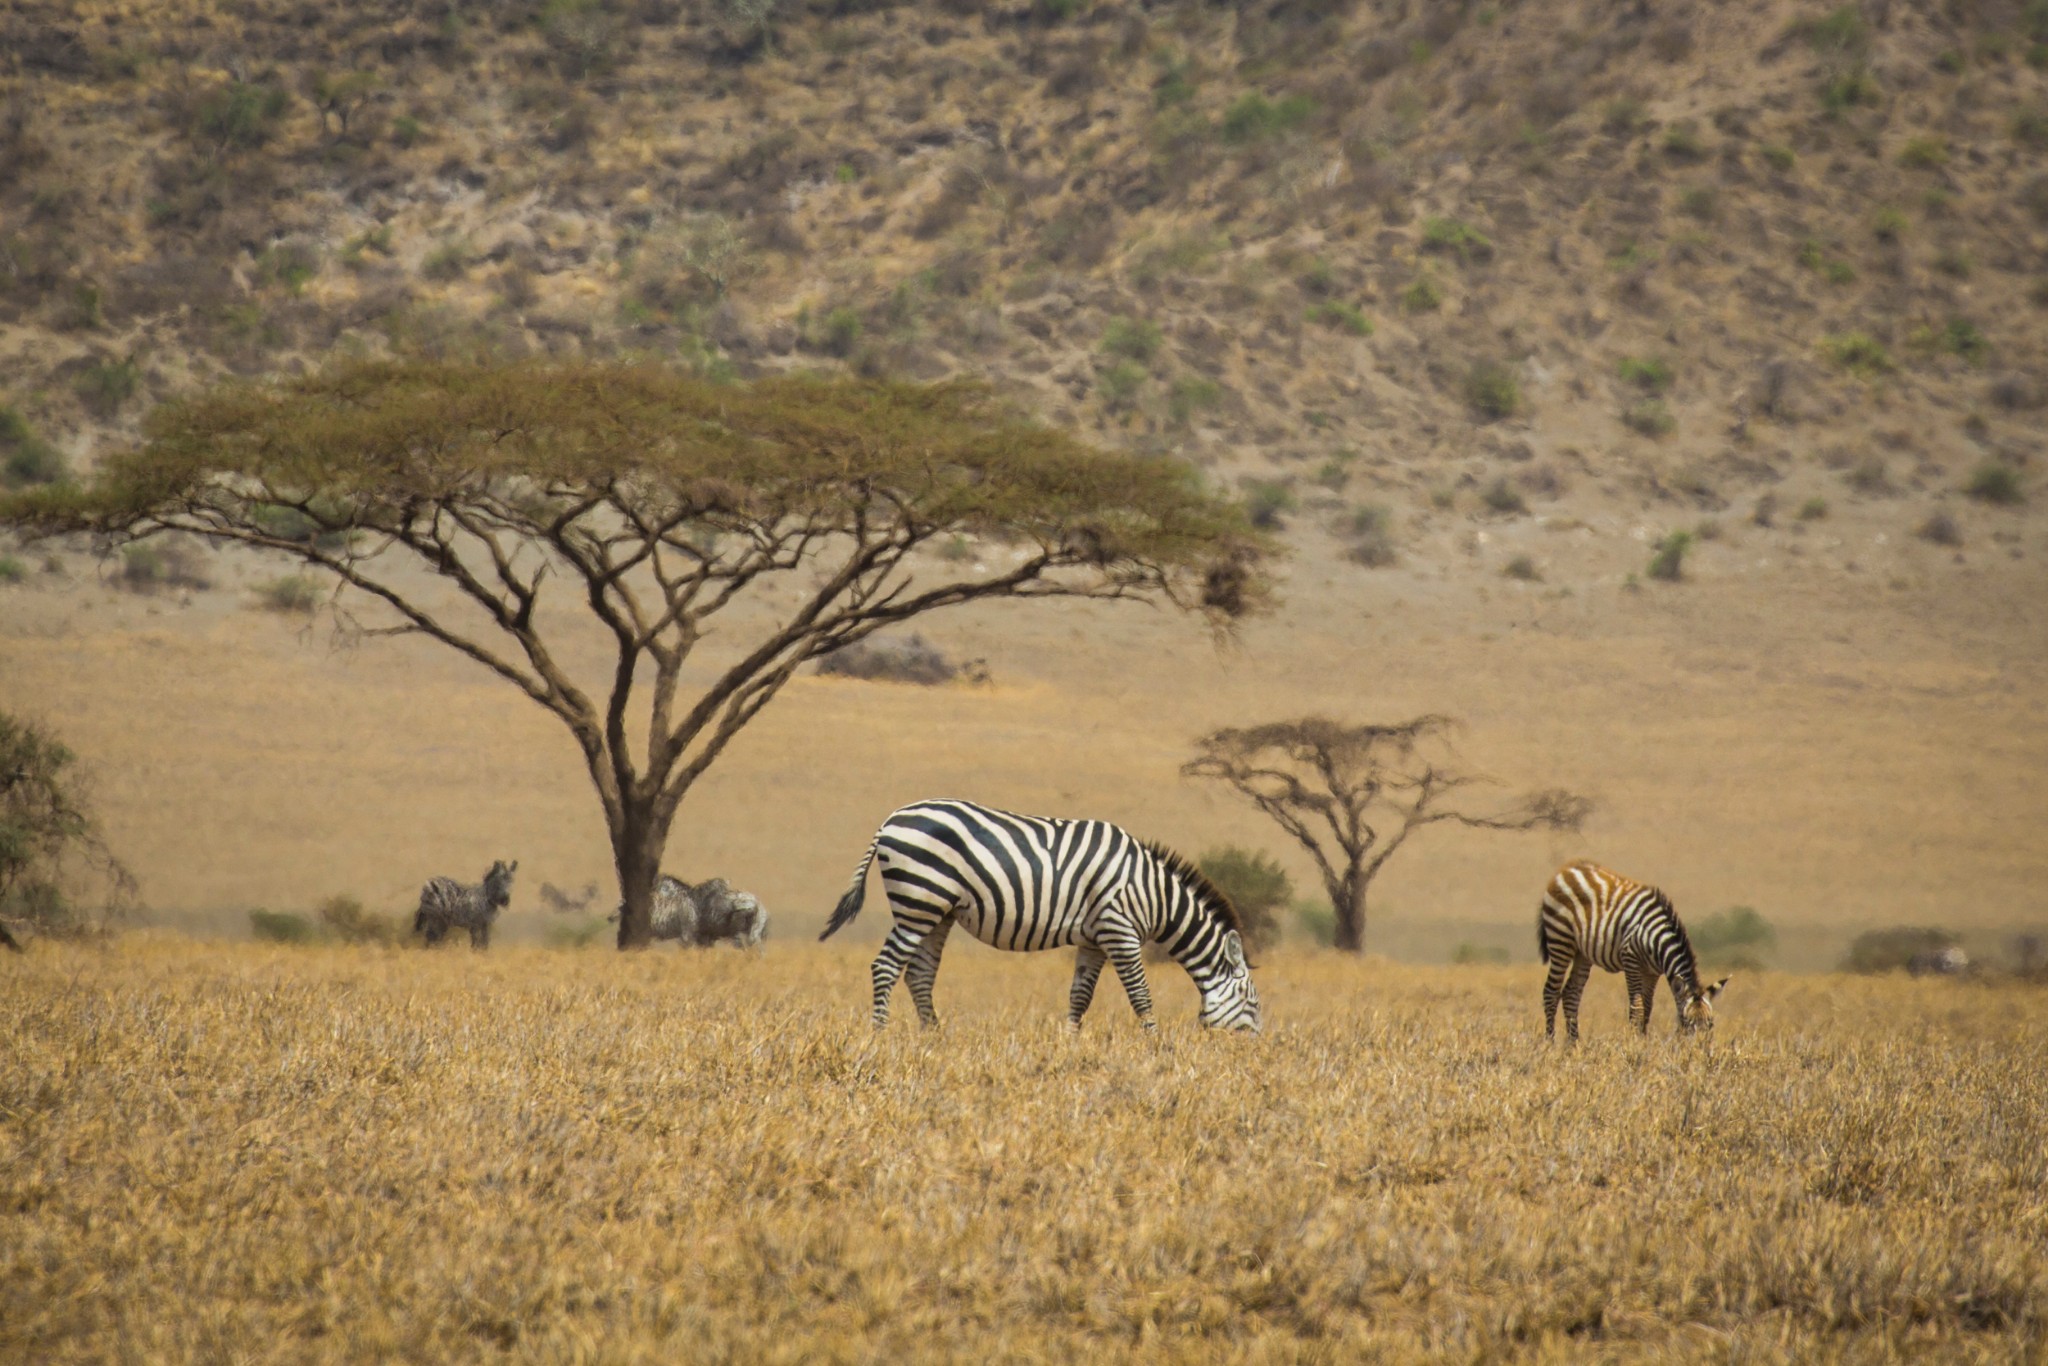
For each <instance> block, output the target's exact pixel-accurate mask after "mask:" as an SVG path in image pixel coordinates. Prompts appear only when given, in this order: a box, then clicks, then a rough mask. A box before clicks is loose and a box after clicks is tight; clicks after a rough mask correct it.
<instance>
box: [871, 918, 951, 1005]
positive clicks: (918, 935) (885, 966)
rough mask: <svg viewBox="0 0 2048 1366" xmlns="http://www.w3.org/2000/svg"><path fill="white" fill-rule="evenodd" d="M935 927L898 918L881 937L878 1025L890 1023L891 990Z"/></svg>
mask: <svg viewBox="0 0 2048 1366" xmlns="http://www.w3.org/2000/svg"><path fill="white" fill-rule="evenodd" d="M933 928H934V927H933V926H931V925H917V924H912V923H910V922H908V921H904V920H898V921H897V922H896V928H894V929H892V930H890V931H889V937H888V938H887V939H885V940H883V941H882V951H881V952H880V953H878V954H876V955H875V969H874V977H875V1028H877V1029H880V1028H881V1027H882V1026H883V1025H886V1024H888V1023H889V993H890V992H892V991H894V990H896V979H897V978H898V977H901V976H902V975H903V969H904V967H905V965H907V964H908V963H909V962H910V959H911V957H912V956H913V955H914V954H916V952H917V950H918V946H919V945H920V944H922V943H923V942H924V940H925V936H926V935H928V934H930V933H931V932H932V929H933ZM934 971H936V969H934Z"/></svg>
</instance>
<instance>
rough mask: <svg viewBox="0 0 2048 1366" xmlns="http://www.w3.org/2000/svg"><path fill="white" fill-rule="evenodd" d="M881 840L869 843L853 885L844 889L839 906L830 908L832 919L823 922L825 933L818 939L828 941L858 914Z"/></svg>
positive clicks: (878, 836)
mask: <svg viewBox="0 0 2048 1366" xmlns="http://www.w3.org/2000/svg"><path fill="white" fill-rule="evenodd" d="M881 838H882V837H881V836H880V835H877V836H875V838H874V840H871V841H869V843H868V851H867V853H866V854H865V855H863V856H862V858H861V861H860V867H859V868H858V869H856V870H855V871H854V874H853V885H852V886H851V887H848V888H847V889H846V895H845V896H842V897H840V898H839V904H838V905H837V906H834V907H833V908H832V918H831V919H830V920H828V921H826V922H825V932H824V933H823V934H821V935H819V936H818V938H820V939H830V938H831V937H832V936H833V935H835V934H837V933H838V932H839V931H840V930H842V929H844V928H845V927H846V926H847V925H848V924H850V923H851V922H852V920H853V918H854V917H855V916H857V915H859V914H860V904H861V902H863V901H865V900H866V899H867V895H868V867H869V865H870V864H872V863H873V862H874V861H875V845H876V844H877V843H878V842H880V840H881Z"/></svg>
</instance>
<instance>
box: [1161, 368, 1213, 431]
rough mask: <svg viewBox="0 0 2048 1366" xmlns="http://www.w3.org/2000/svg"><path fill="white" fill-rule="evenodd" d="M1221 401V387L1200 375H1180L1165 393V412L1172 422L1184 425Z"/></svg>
mask: <svg viewBox="0 0 2048 1366" xmlns="http://www.w3.org/2000/svg"><path fill="white" fill-rule="evenodd" d="M1222 401H1223V386H1222V385H1220V384H1218V383H1216V381H1214V380H1212V379H1204V378H1203V377H1202V376H1200V375H1182V376H1181V377H1180V378H1178V379H1176V380H1174V382H1173V384H1172V385H1171V386H1170V387H1169V388H1168V389H1167V391H1166V412H1167V415H1168V416H1169V417H1171V418H1172V419H1173V420H1174V422H1176V423H1179V424H1182V425H1185V424H1186V423H1187V422H1189V421H1190V420H1192V419H1193V418H1194V415H1195V414H1196V413H1198V412H1200V411H1202V410H1204V409H1208V408H1214V407H1215V406H1216V405H1217V404H1219V403H1221V402H1222Z"/></svg>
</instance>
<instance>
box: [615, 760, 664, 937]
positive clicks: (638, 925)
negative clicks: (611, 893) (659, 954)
mask: <svg viewBox="0 0 2048 1366" xmlns="http://www.w3.org/2000/svg"><path fill="white" fill-rule="evenodd" d="M621 805H622V810H621V811H620V813H619V815H618V817H617V818H616V819H615V820H614V821H613V822H612V864H613V866H614V867H615V868H617V869H618V874H619V895H620V897H621V898H622V902H621V905H622V908H623V909H622V910H621V911H620V913H619V947H620V948H622V949H644V948H646V947H647V946H648V945H649V944H651V943H653V942H654V884H655V882H656V881H657V880H658V879H659V878H660V876H661V852H662V850H663V848H665V847H666V846H667V844H668V827H669V820H670V818H671V817H672V816H673V815H674V811H673V810H669V811H666V812H664V811H662V810H660V809H659V805H660V801H659V798H656V799H653V800H642V799H635V798H632V797H628V798H627V799H626V800H625V801H624V802H623V803H622V804H621Z"/></svg>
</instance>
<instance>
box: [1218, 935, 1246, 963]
mask: <svg viewBox="0 0 2048 1366" xmlns="http://www.w3.org/2000/svg"><path fill="white" fill-rule="evenodd" d="M1223 957H1224V959H1225V960H1226V961H1227V962H1229V964H1230V966H1232V967H1234V968H1241V967H1243V966H1244V941H1243V940H1242V939H1239V938H1238V937H1237V931H1236V930H1230V931H1227V932H1226V933H1225V934H1224V936H1223Z"/></svg>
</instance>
